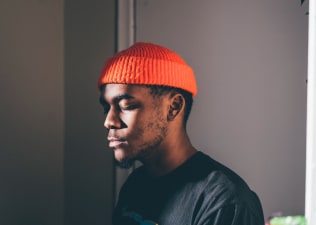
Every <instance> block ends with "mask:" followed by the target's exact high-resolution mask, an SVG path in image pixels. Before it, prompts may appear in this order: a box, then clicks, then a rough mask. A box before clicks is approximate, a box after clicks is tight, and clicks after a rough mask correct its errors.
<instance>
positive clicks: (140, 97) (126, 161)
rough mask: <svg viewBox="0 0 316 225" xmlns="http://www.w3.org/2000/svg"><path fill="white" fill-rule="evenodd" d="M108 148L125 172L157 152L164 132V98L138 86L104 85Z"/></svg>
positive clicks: (164, 134)
mask: <svg viewBox="0 0 316 225" xmlns="http://www.w3.org/2000/svg"><path fill="white" fill-rule="evenodd" d="M101 97H103V100H104V104H103V107H104V111H105V115H106V118H105V122H104V126H105V127H106V128H107V129H108V130H109V132H108V141H109V147H110V148H111V149H113V151H114V157H115V159H116V161H117V162H118V164H119V166H121V167H125V168H128V167H130V166H131V165H132V162H133V161H134V160H140V161H143V160H144V159H145V158H146V157H149V156H150V155H151V154H152V153H154V152H155V151H157V150H158V149H159V147H160V146H161V143H162V142H163V140H164V138H165V136H166V132H167V117H166V110H165V109H166V108H167V106H166V103H165V101H164V100H163V98H164V97H153V96H152V95H151V93H150V89H149V88H146V87H144V86H139V85H126V84H107V85H106V86H105V88H104V89H103V92H102V96H101Z"/></svg>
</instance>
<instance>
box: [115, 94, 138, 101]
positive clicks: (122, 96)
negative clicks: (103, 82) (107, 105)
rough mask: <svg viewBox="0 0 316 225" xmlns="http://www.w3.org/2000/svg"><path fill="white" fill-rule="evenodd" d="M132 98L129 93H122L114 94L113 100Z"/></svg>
mask: <svg viewBox="0 0 316 225" xmlns="http://www.w3.org/2000/svg"><path fill="white" fill-rule="evenodd" d="M133 98H134V97H133V96H131V95H129V94H122V95H118V96H115V98H114V99H113V102H119V101H121V100H123V99H133Z"/></svg>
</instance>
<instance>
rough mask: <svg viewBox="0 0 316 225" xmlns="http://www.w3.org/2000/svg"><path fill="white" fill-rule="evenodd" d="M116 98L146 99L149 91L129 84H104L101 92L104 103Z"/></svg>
mask: <svg viewBox="0 0 316 225" xmlns="http://www.w3.org/2000/svg"><path fill="white" fill-rule="evenodd" d="M118 96H130V97H131V98H136V99H146V98H148V97H149V96H151V94H150V89H149V88H148V87H145V86H142V85H131V84H106V85H105V86H104V88H103V90H102V97H103V99H104V100H105V101H107V102H111V101H112V100H113V99H115V98H117V97H118Z"/></svg>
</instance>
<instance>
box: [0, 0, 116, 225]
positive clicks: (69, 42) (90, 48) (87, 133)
mask: <svg viewBox="0 0 316 225" xmlns="http://www.w3.org/2000/svg"><path fill="white" fill-rule="evenodd" d="M115 8H116V6H115V1H114V0H112V1H97V0H95V1H70V0H66V1H63V0H54V1H51V0H29V1H23V0H10V1H0V30H1V35H0V102H1V110H0V183H1V185H0V224H8V225H9V224H10V225H26V224H30V225H37V224H40V225H61V224H67V225H72V224H76V225H80V224H89V225H90V224H91V225H93V224H103V225H104V224H111V212H112V206H113V163H112V155H111V152H110V151H107V150H106V149H105V145H106V143H105V139H106V137H105V130H104V128H103V110H102V108H101V107H100V106H99V103H98V98H99V93H98V90H97V86H96V82H97V78H98V76H99V73H100V71H101V68H102V64H103V62H104V60H105V58H107V57H108V56H110V55H112V54H113V53H114V48H115Z"/></svg>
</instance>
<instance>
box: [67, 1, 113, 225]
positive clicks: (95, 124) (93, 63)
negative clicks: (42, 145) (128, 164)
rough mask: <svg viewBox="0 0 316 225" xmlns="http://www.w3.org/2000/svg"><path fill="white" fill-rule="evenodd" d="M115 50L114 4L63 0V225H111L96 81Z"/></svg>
mask: <svg viewBox="0 0 316 225" xmlns="http://www.w3.org/2000/svg"><path fill="white" fill-rule="evenodd" d="M114 51H115V1H114V0H112V1H98V0H94V1H84V0H81V1H78V0H73V1H71V0H66V1H65V129H66V130H65V224H67V225H70V224H71V225H80V224H84V225H86V224H89V225H97V224H102V225H104V224H111V222H110V221H111V213H112V206H113V201H114V200H113V198H114V194H113V193H114V192H113V191H114V189H113V185H114V184H113V173H114V169H113V162H112V152H111V151H110V150H108V149H106V134H105V128H104V127H103V122H104V121H103V120H104V118H103V117H104V116H103V108H102V107H101V106H100V105H99V91H98V89H97V80H98V77H99V74H100V73H101V69H102V66H103V63H104V61H105V59H106V58H108V57H109V56H111V55H112V54H113V53H114Z"/></svg>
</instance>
